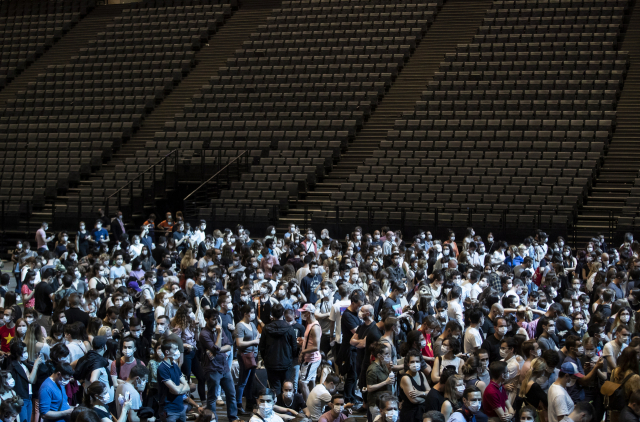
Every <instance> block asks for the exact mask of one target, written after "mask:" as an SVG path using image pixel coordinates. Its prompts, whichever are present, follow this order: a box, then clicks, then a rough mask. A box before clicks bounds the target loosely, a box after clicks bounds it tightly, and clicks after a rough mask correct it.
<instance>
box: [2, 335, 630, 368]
mask: <svg viewBox="0 0 640 422" xmlns="http://www.w3.org/2000/svg"><path fill="white" fill-rule="evenodd" d="M3 344H4V343H3ZM620 353H622V347H621V346H619V345H618V342H617V341H615V340H612V341H610V342H608V343H607V344H605V345H604V348H603V349H602V356H604V357H605V359H606V357H607V356H613V358H614V359H615V360H616V362H617V361H618V357H619V356H620ZM612 370H613V368H609V365H607V372H608V373H611V371H612Z"/></svg>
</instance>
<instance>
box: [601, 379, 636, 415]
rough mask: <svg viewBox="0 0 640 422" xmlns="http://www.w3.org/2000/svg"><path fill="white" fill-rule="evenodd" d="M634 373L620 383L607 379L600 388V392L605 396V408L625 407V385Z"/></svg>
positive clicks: (618, 408) (616, 408) (619, 408)
mask: <svg viewBox="0 0 640 422" xmlns="http://www.w3.org/2000/svg"><path fill="white" fill-rule="evenodd" d="M633 375H635V374H634V373H631V374H629V375H627V376H626V377H625V378H624V379H623V380H622V383H620V384H618V383H615V382H611V381H605V382H604V384H602V387H601V388H600V393H602V395H603V396H604V408H605V409H606V410H618V411H620V410H621V409H624V407H625V406H626V405H627V398H626V396H625V393H624V388H623V387H624V385H625V383H626V382H627V381H628V380H629V378H631V377H632V376H633Z"/></svg>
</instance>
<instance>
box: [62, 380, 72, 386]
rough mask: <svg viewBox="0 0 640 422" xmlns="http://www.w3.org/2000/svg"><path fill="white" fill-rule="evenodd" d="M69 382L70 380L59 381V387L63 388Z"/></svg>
mask: <svg viewBox="0 0 640 422" xmlns="http://www.w3.org/2000/svg"><path fill="white" fill-rule="evenodd" d="M69 381H71V380H70V379H68V380H60V385H62V386H63V387H64V386H65V385H67V384H69Z"/></svg>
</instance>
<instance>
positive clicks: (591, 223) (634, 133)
mask: <svg viewBox="0 0 640 422" xmlns="http://www.w3.org/2000/svg"><path fill="white" fill-rule="evenodd" d="M634 6H635V7H634V8H633V9H632V10H631V12H630V20H629V21H628V23H627V25H626V32H625V33H624V35H623V36H624V38H623V40H622V42H621V44H619V50H623V51H628V52H629V61H630V67H629V69H628V73H627V76H626V79H625V81H624V87H623V89H622V93H621V95H620V98H619V100H618V104H617V108H616V113H617V126H616V130H615V132H614V134H613V137H612V139H611V143H610V144H609V148H608V151H607V155H606V156H605V157H604V163H603V165H602V167H601V169H600V173H599V175H598V178H597V179H596V181H595V183H594V186H593V189H592V191H591V193H590V194H589V196H588V198H587V199H586V200H585V204H584V206H583V207H582V208H581V209H580V210H579V211H578V219H577V223H576V233H575V239H574V242H575V243H576V244H577V246H578V247H580V246H581V245H584V244H585V242H587V240H588V239H590V238H592V237H593V236H594V235H596V234H597V233H599V232H602V233H603V234H605V235H606V236H609V234H611V235H615V223H614V222H615V219H616V218H617V217H619V216H620V214H621V212H622V207H623V206H624V202H625V199H626V198H627V197H628V196H629V193H630V190H631V187H632V186H633V182H634V179H635V178H636V177H637V175H638V170H640V127H639V126H638V122H640V104H639V103H638V98H640V10H639V9H638V7H637V6H636V5H634ZM634 9H635V10H634ZM611 217H613V219H614V220H613V221H612V220H611ZM610 230H611V232H613V233H610ZM609 243H610V244H611V242H609ZM618 243H620V242H618Z"/></svg>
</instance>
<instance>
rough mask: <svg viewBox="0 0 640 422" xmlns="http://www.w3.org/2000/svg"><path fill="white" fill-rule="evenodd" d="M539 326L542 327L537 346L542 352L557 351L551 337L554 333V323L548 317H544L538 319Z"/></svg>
mask: <svg viewBox="0 0 640 422" xmlns="http://www.w3.org/2000/svg"><path fill="white" fill-rule="evenodd" d="M539 325H540V326H541V327H542V334H540V337H538V346H540V349H541V350H542V351H543V352H544V351H545V350H558V345H557V344H556V342H555V340H554V338H553V336H554V335H555V333H556V321H555V320H554V319H552V318H550V317H547V316H544V317H542V318H540V322H539Z"/></svg>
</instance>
